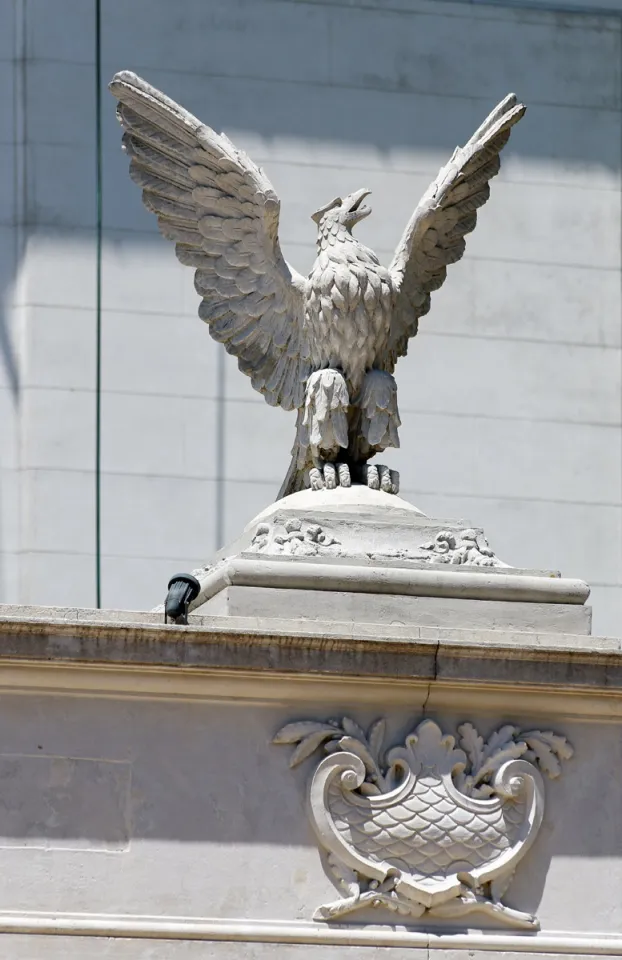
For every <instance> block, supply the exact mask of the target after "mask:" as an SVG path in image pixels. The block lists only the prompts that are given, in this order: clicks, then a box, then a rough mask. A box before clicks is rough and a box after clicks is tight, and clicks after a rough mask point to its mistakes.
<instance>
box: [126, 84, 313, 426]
mask: <svg viewBox="0 0 622 960" xmlns="http://www.w3.org/2000/svg"><path fill="white" fill-rule="evenodd" d="M110 90H111V92H112V93H113V94H114V96H115V97H116V98H117V99H118V101H119V104H118V106H117V116H118V118H119V120H120V122H121V125H122V126H123V129H124V134H123V140H122V142H123V147H124V149H125V151H126V153H127V154H128V156H129V157H130V176H131V178H132V180H133V181H134V183H136V184H137V185H138V186H139V187H140V188H141V190H142V198H143V203H144V204H145V206H146V207H147V209H148V210H149V211H150V212H151V213H154V214H155V216H156V217H157V220H158V226H159V228H160V231H161V233H162V234H163V235H164V236H165V237H166V238H167V239H168V240H172V241H173V242H174V243H175V244H176V247H175V252H176V254H177V257H178V259H179V260H180V261H181V263H183V264H185V265H186V266H190V267H194V269H195V280H194V284H195V288H196V290H197V293H199V295H200V296H201V297H202V302H201V304H200V306H199V316H200V317H201V319H203V320H204V321H205V322H206V323H207V324H208V326H209V330H210V333H211V335H212V337H214V339H215V340H218V341H219V342H220V343H222V344H224V346H225V349H226V350H227V351H228V353H231V354H233V355H234V356H236V357H237V358H238V366H239V368H240V370H241V371H242V372H243V373H245V374H246V375H247V376H249V377H251V380H252V384H253V387H254V388H255V389H256V390H258V391H259V392H260V393H262V394H263V395H264V396H265V399H266V400H267V401H268V403H270V404H272V405H274V406H277V405H278V406H282V407H283V408H284V409H286V410H291V409H294V408H297V407H300V406H302V403H303V398H304V385H305V382H306V379H307V377H308V375H309V373H310V369H311V368H310V359H309V358H310V350H309V344H308V341H307V337H306V334H305V331H304V301H305V287H306V281H305V280H304V278H303V277H301V276H300V275H299V274H298V273H296V271H294V270H292V268H290V267H289V265H288V264H287V263H286V262H285V260H284V258H283V255H282V253H281V248H280V245H279V240H278V226H279V212H280V204H279V200H278V197H277V196H276V193H275V192H274V189H273V187H272V185H271V183H270V181H269V180H268V178H267V177H266V175H265V174H264V173H263V171H262V170H261V169H260V168H259V167H257V166H256V165H255V164H254V163H253V162H252V161H251V160H250V159H249V158H248V157H247V156H246V154H244V153H242V151H240V150H238V149H237V148H236V147H235V146H234V145H233V144H232V143H231V141H230V140H229V139H228V137H226V136H225V135H224V134H217V133H215V132H214V131H213V130H211V129H210V128H209V127H206V126H205V125H204V124H202V123H201V122H200V121H199V120H197V118H196V117H193V116H192V114H190V113H188V112H187V111H186V110H184V109H183V107H180V106H179V105H178V104H176V103H175V102H174V101H173V100H170V99H169V98H168V97H166V96H165V95H164V94H162V93H160V91H159V90H156V89H155V88H154V87H152V86H150V85H149V84H148V83H146V82H145V81H144V80H142V79H141V78H140V77H137V76H136V75H135V74H133V73H130V72H129V71H122V72H121V73H117V74H116V75H115V76H114V77H113V79H112V82H111V83H110Z"/></svg>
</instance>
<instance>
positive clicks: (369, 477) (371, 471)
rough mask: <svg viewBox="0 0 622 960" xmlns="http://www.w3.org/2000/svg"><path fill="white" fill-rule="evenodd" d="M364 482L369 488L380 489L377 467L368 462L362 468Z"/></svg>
mask: <svg viewBox="0 0 622 960" xmlns="http://www.w3.org/2000/svg"><path fill="white" fill-rule="evenodd" d="M363 476H364V478H365V483H366V484H367V486H368V487H369V489H370V490H380V477H379V476H378V467H377V466H376V465H375V464H373V463H370V464H368V465H367V466H366V467H365V468H364V470H363Z"/></svg>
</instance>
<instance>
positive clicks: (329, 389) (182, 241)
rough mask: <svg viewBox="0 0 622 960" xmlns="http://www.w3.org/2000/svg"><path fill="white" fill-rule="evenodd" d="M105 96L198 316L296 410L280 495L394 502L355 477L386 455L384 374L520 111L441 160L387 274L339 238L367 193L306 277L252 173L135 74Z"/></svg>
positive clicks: (243, 366)
mask: <svg viewBox="0 0 622 960" xmlns="http://www.w3.org/2000/svg"><path fill="white" fill-rule="evenodd" d="M110 89H111V91H112V93H113V94H114V96H115V97H117V99H118V100H119V104H118V107H117V114H118V117H119V120H120V122H121V124H122V126H123V128H124V130H125V133H124V135H123V144H124V148H125V150H126V152H127V153H128V154H129V155H130V157H131V165H130V176H131V177H132V179H133V180H134V181H135V183H137V184H138V186H140V187H141V188H142V191H143V194H142V196H143V202H144V204H145V206H146V207H147V208H148V209H149V210H151V211H152V212H153V213H155V214H156V216H157V218H158V224H159V226H160V230H161V232H162V233H163V234H164V236H165V237H167V238H168V239H169V240H172V241H174V242H175V245H176V246H175V251H176V254H177V257H178V259H179V260H180V261H181V262H182V263H184V264H187V265H188V266H191V267H194V268H195V275H194V285H195V288H196V290H197V292H198V293H199V294H200V296H201V297H202V298H203V299H202V301H201V304H200V306H199V316H200V317H201V318H202V319H203V320H205V321H206V323H207V324H208V326H209V330H210V333H211V335H212V337H214V339H215V340H217V341H219V342H220V343H222V344H224V346H225V349H226V350H227V351H228V352H229V353H231V354H233V355H234V356H236V357H237V358H238V365H239V368H240V370H241V371H242V372H243V373H245V374H247V376H249V377H250V378H251V382H252V385H253V387H254V388H255V389H256V390H258V391H259V392H260V393H262V394H263V395H264V397H265V398H266V400H267V402H268V403H269V404H271V405H272V406H281V407H283V408H284V409H285V410H294V409H295V410H297V411H298V419H297V427H296V441H295V444H294V448H293V451H292V462H291V465H290V468H289V471H288V473H287V476H286V478H285V481H284V483H283V485H282V487H281V490H280V492H279V496H280V497H282V496H285V495H286V494H289V493H294V492H295V491H297V490H300V489H302V488H303V487H305V486H311V487H312V488H314V489H321V488H324V487H326V488H329V489H330V488H333V487H335V486H337V485H338V484H341V486H350V484H351V483H352V482H359V483H365V484H367V485H368V486H369V487H372V488H374V489H378V488H380V489H382V490H385V491H387V492H393V493H397V489H398V482H399V478H398V475H397V473H396V471H393V470H388V469H387V468H386V467H383V466H378V467H376V466H375V465H372V464H368V461H369V460H370V459H371V457H373V456H374V454H376V453H378V452H379V451H382V450H385V449H386V448H387V447H397V446H399V438H398V432H397V429H398V427H399V425H400V419H399V414H398V407H397V386H396V383H395V380H394V378H393V371H394V369H395V364H396V363H397V360H398V359H399V357H402V356H404V355H405V354H406V352H407V349H408V341H409V339H410V338H411V337H414V336H415V334H416V333H417V324H418V320H419V317H422V316H423V315H424V314H426V313H427V312H428V310H429V308H430V294H431V293H432V291H434V290H437V289H438V288H439V287H440V286H441V285H442V284H443V282H444V280H445V276H446V273H447V266H448V264H451V263H455V262H456V261H458V260H460V258H461V257H462V255H463V253H464V249H465V239H464V238H465V236H466V234H467V233H470V232H471V231H472V230H473V229H474V228H475V225H476V221H477V209H478V208H479V207H481V206H482V205H483V204H484V203H485V202H486V200H487V199H488V196H489V192H490V188H489V185H488V184H489V181H490V180H491V179H492V177H494V176H495V174H496V173H498V171H499V167H500V159H499V153H500V151H501V150H502V148H503V147H504V145H505V144H506V143H507V141H508V138H509V136H510V132H511V129H512V127H513V125H514V124H515V123H516V122H517V121H518V120H520V118H521V117H522V116H523V114H524V112H525V107H524V105H523V104H521V103H518V102H517V100H516V97H515V96H514V95H513V94H510V95H509V96H508V97H506V98H505V100H503V101H502V102H501V103H500V104H499V105H498V106H497V107H495V109H494V110H493V111H492V113H491V114H490V115H489V116H488V117H487V119H486V120H485V121H484V123H483V124H482V125H481V126H480V127H479V129H478V130H476V131H475V133H474V134H473V136H472V137H471V139H470V140H469V141H468V143H466V144H465V146H464V147H458V148H457V149H456V150H455V151H454V153H453V155H452V157H451V159H450V160H449V162H448V163H447V164H446V166H444V167H443V168H442V169H441V170H440V172H439V174H438V176H437V177H436V179H435V180H434V181H433V183H432V184H430V186H429V187H428V189H427V190H426V192H425V194H424V195H423V197H422V199H421V201H420V202H419V205H418V206H417V208H416V210H415V212H414V213H413V215H412V217H411V219H410V221H409V223H408V225H407V227H406V230H405V231H404V235H403V237H402V239H401V241H400V244H399V246H398V248H397V250H396V252H395V256H394V257H393V261H392V263H391V265H390V267H389V268H388V269H387V268H386V267H384V266H382V264H381V263H380V261H379V260H378V258H377V256H376V255H375V253H374V252H373V251H372V250H370V249H369V248H368V247H365V246H363V244H361V243H359V242H358V240H356V239H355V238H354V237H353V236H352V228H353V227H354V226H355V224H357V223H358V222H359V221H360V220H362V219H363V218H364V217H367V216H368V215H369V214H370V213H371V210H370V208H369V207H368V206H366V205H365V204H364V203H363V201H364V200H365V198H366V197H367V196H368V194H369V192H370V191H369V190H365V189H362V190H357V191H355V192H354V193H351V194H350V195H349V196H347V197H344V198H341V197H335V199H334V200H331V201H330V203H327V204H326V205H325V206H324V207H321V208H320V209H319V210H317V211H316V212H315V213H314V214H313V215H312V219H313V220H314V221H315V222H316V224H317V228H318V236H317V248H318V254H317V259H316V261H315V263H314V265H313V268H312V270H311V273H310V274H309V276H308V277H306V278H305V277H303V276H301V275H300V274H299V273H297V272H296V270H294V269H293V267H291V266H289V264H288V263H286V261H285V260H284V258H283V255H282V253H281V248H280V245H279V237H278V230H279V210H280V203H279V199H278V197H277V195H276V193H275V191H274V188H273V187H272V184H271V183H270V181H269V180H268V178H267V177H266V175H265V173H264V172H263V170H261V169H260V168H259V167H257V166H256V165H255V164H254V163H253V162H252V160H250V159H249V157H247V156H246V154H244V153H243V152H242V151H241V150H238V149H237V147H235V146H234V145H233V143H231V141H230V140H229V139H228V138H227V137H226V136H225V135H224V134H217V133H215V132H214V131H213V130H212V129H210V127H207V126H205V124H203V123H201V121H200V120H197V119H196V117H193V116H192V115H191V114H190V113H188V112H187V111H186V110H184V109H183V108H182V107H180V106H179V105H178V104H176V103H175V102H174V101H173V100H170V99H169V98H168V97H166V96H164V94H162V93H160V91H158V90H156V89H155V88H154V87H152V86H150V85H149V84H148V83H146V82H145V81H144V80H142V79H141V78H140V77H138V76H136V75H135V74H133V73H130V72H128V71H122V72H120V73H117V74H116V75H115V76H114V78H113V80H112V82H111V83H110Z"/></svg>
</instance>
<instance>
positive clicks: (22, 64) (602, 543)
mask: <svg viewBox="0 0 622 960" xmlns="http://www.w3.org/2000/svg"><path fill="white" fill-rule="evenodd" d="M621 13H622V5H621V4H620V3H619V2H617V3H614V4H612V6H611V9H610V10H609V9H604V8H603V4H601V5H600V6H596V5H594V6H592V5H588V6H585V5H584V7H582V8H579V7H576V8H572V7H570V8H569V7H568V6H566V7H564V8H561V7H556V6H555V5H554V4H553V3H549V4H548V5H547V4H545V3H531V4H527V3H526V4H524V5H522V4H520V3H508V4H502V3H498V4H497V3H490V4H484V3H460V2H446V0H436V2H426V0H391V2H390V3H384V2H382V0H366V2H364V3H363V2H358V0H351V2H348V0H315V2H303V0H211V2H210V3H203V2H200V0H186V2H185V3H184V4H183V5H178V4H177V5H176V4H171V3H167V2H165V0H134V2H132V3H131V4H128V3H126V2H123V0H101V3H100V4H99V5H98V4H96V2H95V0H88V2H87V0H54V2H53V3H51V2H49V0H6V2H5V3H3V4H2V7H1V9H0V71H1V74H2V78H3V86H2V89H3V94H4V95H3V98H2V103H1V105H0V153H1V157H2V164H1V167H2V171H3V175H2V178H1V181H0V285H1V296H2V300H1V307H0V311H1V312H0V355H1V362H0V431H1V434H0V435H1V437H2V465H1V473H0V598H1V599H2V600H3V601H5V602H12V603H38V604H52V605H70V606H92V605H93V604H94V603H95V602H96V599H97V580H98V571H99V585H100V598H101V603H102V605H103V606H105V607H107V608H115V607H116V608H130V609H146V608H150V607H152V606H154V605H155V604H156V603H158V602H159V601H160V600H161V599H162V597H163V594H164V592H165V590H166V583H167V580H168V578H169V576H170V575H171V574H172V573H175V572H177V570H178V569H191V568H193V567H195V566H197V565H198V564H199V563H200V562H203V561H205V560H206V559H208V558H209V556H210V554H211V553H212V552H213V551H214V550H215V549H217V548H218V547H220V546H222V544H223V543H226V542H227V541H230V540H232V539H233V538H234V537H235V536H236V535H237V534H238V533H239V532H240V530H241V529H242V527H243V526H244V525H245V523H246V522H247V521H249V520H250V519H251V518H252V517H253V516H254V515H255V514H256V513H257V512H258V511H259V510H260V509H261V508H262V507H264V506H266V505H267V504H268V503H270V502H271V500H273V498H274V496H275V495H276V492H277V490H278V487H279V485H280V482H281V480H282V478H283V475H284V473H285V471H286V469H287V465H288V462H289V450H290V447H291V443H292V441H293V434H294V423H293V418H292V417H291V416H290V415H288V414H285V413H283V412H282V411H279V410H276V411H273V410H272V409H270V408H269V407H268V406H267V405H266V404H265V403H264V402H263V400H262V398H261V397H260V396H259V395H258V394H256V393H254V392H253V390H252V388H251V385H250V381H248V380H247V379H246V378H244V377H243V376H242V375H241V374H239V373H238V371H237V369H236V365H235V362H234V361H233V360H232V359H231V358H229V357H227V356H226V355H225V353H224V350H223V349H222V348H221V347H219V346H218V345H217V344H215V343H213V342H212V340H211V339H210V337H209V335H208V332H207V330H206V329H205V327H204V325H203V324H202V323H201V321H200V320H199V319H198V318H197V315H196V310H197V306H198V296H197V295H196V293H195V292H194V289H193V284H192V273H191V271H190V270H189V269H188V268H185V267H182V266H181V265H180V264H178V263H177V261H176V259H175V257H174V253H173V250H172V248H171V247H170V245H169V244H167V243H166V241H164V240H163V239H162V238H161V237H160V236H159V234H158V231H157V226H156V223H155V221H154V219H153V217H151V215H150V214H148V213H147V211H146V210H144V208H143V207H142V205H141V202H140V196H139V192H138V190H137V188H136V187H135V186H134V185H133V184H132V183H131V182H130V179H129V177H128V169H127V168H128V161H127V158H126V157H125V156H124V155H123V153H122V152H121V148H120V137H121V131H120V128H119V126H118V124H117V122H116V119H115V103H114V100H113V98H112V97H111V96H110V95H109V94H108V92H107V91H106V82H107V81H108V80H109V79H110V77H111V76H112V75H113V73H114V72H115V71H117V70H119V69H132V70H134V71H135V72H137V73H139V74H141V75H142V76H144V78H145V79H146V80H148V81H149V82H151V83H152V84H154V85H155V86H157V87H159V88H160V89H162V90H164V91H165V92H166V93H167V94H168V95H169V96H171V97H172V98H173V99H175V100H177V101H178V102H180V103H182V104H183V105H184V106H185V107H186V108H187V109H188V110H190V111H191V112H193V113H195V114H196V115H197V116H199V117H200V118H201V119H202V120H204V121H205V122H206V123H208V124H210V125H211V126H213V127H214V128H215V129H216V130H218V131H220V130H224V131H225V132H226V133H227V134H228V135H229V136H230V137H231V139H232V140H234V142H235V143H236V144H238V145H239V146H241V147H243V148H244V149H246V150H247V152H248V153H249V154H250V155H251V156H252V157H253V159H255V160H256V161H258V162H259V163H260V164H261V165H262V166H263V167H264V169H265V171H266V173H267V174H268V176H269V177H270V179H271V180H272V183H273V184H274V187H275V189H276V191H277V193H278V194H279V196H280V198H281V201H282V214H281V240H282V246H283V249H284V253H285V255H286V257H287V259H288V260H290V262H291V263H292V264H293V265H294V266H295V267H296V268H297V269H298V270H299V271H301V272H306V271H307V270H308V269H309V268H310V266H311V264H312V261H313V258H314V253H315V249H314V238H315V225H314V224H313V223H312V221H311V220H310V214H311V213H312V212H313V211H314V210H315V209H317V208H318V207H319V206H321V205H322V204H324V203H325V202H327V201H328V200H330V199H331V198H332V197H333V196H335V195H336V194H345V193H348V192H351V191H352V190H355V189H357V188H359V187H362V186H366V187H369V188H370V189H371V190H372V191H373V193H372V196H371V198H370V202H371V205H372V208H373V214H372V216H371V217H370V218H369V219H368V220H367V221H365V223H363V224H361V225H360V228H359V230H358V234H359V236H360V237H361V238H362V239H363V240H364V241H365V242H367V243H368V244H369V245H370V246H372V247H374V249H376V250H377V252H378V253H379V255H380V256H381V258H382V259H383V260H384V262H388V261H389V260H390V258H391V256H392V251H393V249H394V248H395V246H396V244H397V242H398V241H399V238H400V236H401V231H402V230H403V228H404V226H405V224H406V222H407V220H408V218H409V216H410V214H411V212H412V210H413V209H414V207H415V206H416V204H417V201H418V200H419V197H420V196H421V194H422V193H423V191H424V190H425V188H426V187H427V185H428V183H429V182H430V180H431V179H433V177H434V176H435V175H436V172H437V171H438V169H439V167H440V166H441V165H442V164H444V163H445V162H446V161H447V159H448V158H449V156H450V154H451V152H452V150H453V148H454V146H455V145H456V144H457V143H463V142H464V141H465V140H466V139H468V137H469V136H470V135H471V133H472V132H473V130H474V129H475V128H476V127H477V126H478V124H479V123H480V122H481V120H482V119H483V118H484V117H485V116H486V114H487V113H488V111H489V109H490V108H491V107H492V106H493V105H494V104H495V103H496V102H497V101H498V100H500V99H501V98H502V97H503V96H504V95H505V94H506V93H508V92H509V91H511V90H514V91H515V92H516V93H517V95H518V96H519V97H520V98H521V99H522V100H524V101H525V102H526V103H527V105H528V112H527V115H526V117H525V119H524V120H523V121H522V122H521V124H520V126H519V127H518V128H517V129H516V131H515V133H514V135H513V137H512V140H511V143H510V144H509V146H508V148H507V150H506V152H505V154H504V156H503V158H502V172H501V174H500V176H499V177H498V178H497V179H496V180H495V181H494V182H493V184H492V195H491V199H490V201H489V203H488V205H487V206H486V207H485V209H484V210H483V211H481V213H480V218H479V225H478V229H477V231H476V233H475V234H473V235H472V236H471V237H469V239H468V243H467V253H466V256H465V258H464V260H463V261H462V262H461V263H459V264H456V265H455V266H454V267H452V268H451V270H450V275H449V278H448V281H447V283H446V285H445V286H444V287H443V289H442V290H440V291H438V292H437V293H436V294H434V296H433V305H432V310H431V312H430V314H429V315H428V316H427V317H426V318H425V319H424V320H423V321H422V323H421V325H420V330H421V332H420V334H419V336H418V337H417V339H416V340H415V341H413V342H412V345H411V348H410V352H409V356H408V357H407V358H406V359H404V360H402V361H401V362H400V364H399V365H398V368H397V373H396V376H397V380H398V385H399V391H400V408H401V416H402V421H403V426H402V443H403V449H402V450H400V451H396V452H395V453H393V454H391V455H390V456H389V455H387V457H386V460H387V462H388V463H390V465H391V466H394V467H396V468H398V469H399V470H400V471H401V477H402V492H403V495H404V497H405V498H406V499H408V500H410V501H411V502H413V503H414V504H416V505H417V506H418V507H419V508H420V509H421V510H423V511H425V512H426V513H428V514H430V515H434V516H436V517H454V518H464V519H467V520H469V521H471V522H472V523H474V524H477V525H478V526H483V527H484V528H485V529H486V531H487V534H488V536H489V538H490V540H491V543H492V545H493V547H494V548H495V550H496V553H497V554H498V555H499V556H501V557H502V558H503V559H504V560H506V561H507V562H509V563H511V564H515V565H517V566H522V567H535V566H538V567H548V568H552V569H559V568H561V569H563V571H564V574H565V575H567V576H571V577H572V576H578V577H582V578H584V579H586V580H587V581H588V582H589V583H590V584H591V586H592V591H593V593H592V597H593V605H594V631H595V632H596V633H600V634H608V633H616V632H617V633H619V622H620V613H621V612H622V430H621V410H622V348H621V329H622V319H621V316H622V314H621V281H622V275H621V240H620V237H621V226H622V222H621V207H620V166H621V150H622V113H621V111H622V78H621V69H622V53H621V23H622V20H621V17H620V14H621ZM100 81H101V82H100ZM98 331H99V332H100V335H101V391H99V392H98V390H97V377H96V353H97V338H98ZM98 407H99V411H100V417H101V420H100V422H101V437H100V441H101V442H100V464H99V465H100V472H99V481H98V482H99V488H100V491H101V503H100V511H99V528H100V531H101V539H100V541H99V543H98V540H97V535H96V531H97V527H98V522H97V521H98V517H97V504H96V497H95V490H96V483H97V477H96V464H97V457H96V446H97V444H96V419H97V409H98Z"/></svg>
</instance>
